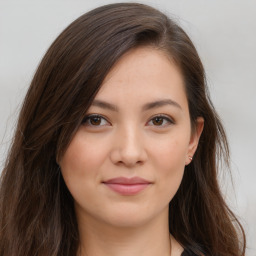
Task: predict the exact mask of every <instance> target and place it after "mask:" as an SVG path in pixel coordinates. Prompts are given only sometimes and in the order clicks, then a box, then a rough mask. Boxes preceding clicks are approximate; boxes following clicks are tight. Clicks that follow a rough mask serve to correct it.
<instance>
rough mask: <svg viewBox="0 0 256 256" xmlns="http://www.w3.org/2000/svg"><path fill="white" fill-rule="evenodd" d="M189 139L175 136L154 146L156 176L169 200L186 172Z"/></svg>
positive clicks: (160, 188) (161, 191) (161, 190)
mask: <svg viewBox="0 0 256 256" xmlns="http://www.w3.org/2000/svg"><path fill="white" fill-rule="evenodd" d="M187 141H188V139H187V138H186V139H184V137H183V139H181V138H180V137H179V136H175V137H172V138H169V139H166V140H164V141H162V142H161V143H160V144H159V145H158V147H157V148H156V147H155V148H154V150H153V148H152V154H151V155H154V157H152V159H153V160H152V161H154V163H153V164H154V168H155V169H156V178H157V180H158V181H159V184H161V187H159V190H160V193H162V194H163V195H165V196H166V197H167V200H169V201H170V200H171V199H172V198H173V196H174V195H175V194H176V192H177V190H178V188H179V186H180V183H181V180H182V177H183V174H184V168H185V161H186V154H187V147H188V142H187Z"/></svg>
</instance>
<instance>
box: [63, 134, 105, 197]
mask: <svg viewBox="0 0 256 256" xmlns="http://www.w3.org/2000/svg"><path fill="white" fill-rule="evenodd" d="M93 142H94V143H93ZM93 142H92V141H91V140H90V138H88V136H87V137H86V139H85V138H84V133H83V132H82V131H78V132H77V133H76V135H75V136H74V138H73V139H72V141H71V143H70V145H69V147H68V148H67V150H66V152H65V154H64V155H63V157H62V159H61V161H60V167H61V172H62V175H63V178H64V180H65V183H66V185H67V187H68V189H69V190H70V192H71V194H75V193H78V192H79V190H82V191H83V190H85V189H87V188H88V189H89V188H90V187H91V186H92V184H93V183H94V182H97V181H98V179H99V178H98V176H99V167H100V166H101V164H102V159H104V154H105V151H106V150H104V145H100V147H101V150H99V145H98V144H97V143H95V141H93Z"/></svg>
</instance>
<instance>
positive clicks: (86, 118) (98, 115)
mask: <svg viewBox="0 0 256 256" xmlns="http://www.w3.org/2000/svg"><path fill="white" fill-rule="evenodd" d="M95 116H96V117H100V118H102V119H104V120H106V121H107V122H108V123H110V121H109V120H108V118H107V117H105V116H104V115H102V114H88V115H86V116H85V117H84V118H83V120H82V123H85V122H86V121H87V120H88V119H89V118H90V117H95Z"/></svg>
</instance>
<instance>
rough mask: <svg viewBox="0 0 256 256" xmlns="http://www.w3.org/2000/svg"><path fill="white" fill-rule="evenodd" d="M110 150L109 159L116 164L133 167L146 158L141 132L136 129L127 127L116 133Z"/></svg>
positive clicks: (140, 163)
mask: <svg viewBox="0 0 256 256" xmlns="http://www.w3.org/2000/svg"><path fill="white" fill-rule="evenodd" d="M112 145H113V147H112V150H111V154H110V158H111V161H112V162H113V163H114V164H116V165H124V166H126V167H134V166H136V165H142V164H143V163H144V162H145V161H146V160H147V153H146V149H145V146H144V143H143V138H142V134H141V133H140V132H139V131H138V129H136V128H133V127H128V128H126V129H123V130H122V131H119V132H117V133H116V135H115V138H114V142H113V144H112Z"/></svg>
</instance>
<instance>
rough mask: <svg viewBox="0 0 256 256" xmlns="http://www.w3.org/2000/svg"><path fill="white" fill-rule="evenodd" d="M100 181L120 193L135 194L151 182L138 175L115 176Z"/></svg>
mask: <svg viewBox="0 0 256 256" xmlns="http://www.w3.org/2000/svg"><path fill="white" fill-rule="evenodd" d="M102 183H103V184H104V185H106V186H107V187H108V188H109V189H111V190H113V191H115V192H117V193H119V194H121V195H136V194H138V193H139V192H141V191H142V190H144V189H145V188H147V187H148V186H149V185H150V184H152V182H150V181H148V180H145V179H142V178H140V177H132V178H126V177H117V178H113V179H109V180H107V181H104V182H102Z"/></svg>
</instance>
